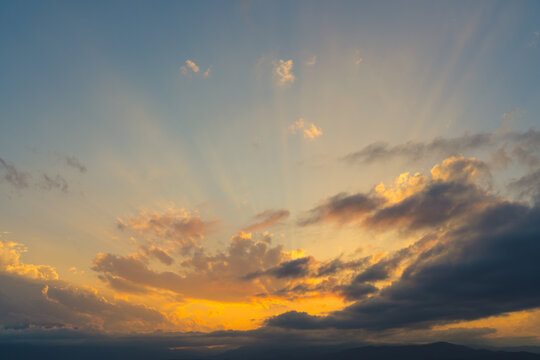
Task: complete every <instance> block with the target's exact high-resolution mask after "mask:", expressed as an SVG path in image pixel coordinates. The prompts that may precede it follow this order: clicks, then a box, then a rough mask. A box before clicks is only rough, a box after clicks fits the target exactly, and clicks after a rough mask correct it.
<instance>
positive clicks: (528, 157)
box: [342, 109, 540, 167]
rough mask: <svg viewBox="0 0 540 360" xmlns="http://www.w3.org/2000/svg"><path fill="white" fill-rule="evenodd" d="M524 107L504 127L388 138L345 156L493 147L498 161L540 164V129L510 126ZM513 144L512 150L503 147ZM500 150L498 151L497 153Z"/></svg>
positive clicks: (411, 156) (423, 154)
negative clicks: (424, 139) (423, 137)
mask: <svg viewBox="0 0 540 360" xmlns="http://www.w3.org/2000/svg"><path fill="white" fill-rule="evenodd" d="M521 112H522V110H520V109H515V110H513V111H511V112H509V113H506V114H504V115H503V118H504V123H503V127H502V128H501V129H500V130H499V131H496V132H493V133H478V134H464V135H462V136H458V137H453V138H443V137H438V138H435V139H433V140H432V141H430V142H421V141H408V142H406V143H403V144H398V145H390V144H388V143H385V142H374V143H371V144H368V145H366V146H364V147H363V148H362V149H361V150H359V151H356V152H353V153H350V154H348V155H346V156H344V157H343V158H342V159H343V160H344V161H346V162H348V163H350V164H371V163H374V162H378V161H384V160H391V159H404V160H406V161H409V162H417V161H421V160H425V159H433V158H437V157H438V158H447V157H450V156H458V155H462V154H464V153H466V152H467V151H473V150H481V149H488V150H490V149H491V150H493V154H494V155H493V156H494V157H495V158H496V162H497V164H500V161H501V160H502V161H503V163H508V160H505V159H501V158H500V156H501V155H506V156H507V157H508V158H509V161H516V162H517V163H521V164H526V165H527V166H530V167H536V166H538V165H539V164H540V158H539V157H538V153H539V152H540V132H538V131H537V130H535V129H530V130H528V131H526V132H516V131H512V130H511V129H510V128H509V124H510V123H511V122H512V121H513V119H514V117H515V116H516V115H517V114H519V113H521ZM502 147H510V150H509V151H507V150H506V149H505V150H504V154H503V153H502V151H503V150H499V149H501V148H502ZM497 151H498V154H496V153H497Z"/></svg>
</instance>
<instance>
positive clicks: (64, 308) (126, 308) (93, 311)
mask: <svg viewBox="0 0 540 360" xmlns="http://www.w3.org/2000/svg"><path fill="white" fill-rule="evenodd" d="M25 251H26V248H25V247H24V246H23V245H21V244H18V243H13V242H6V241H0V283H1V284H2V288H1V289H0V307H1V308H2V311H1V312H0V324H1V325H2V327H3V328H4V329H34V330H36V329H38V330H39V329H46V330H50V329H80V330H83V329H84V330H87V331H106V332H109V331H115V332H120V331H122V332H123V331H125V329H126V328H130V329H132V330H134V331H137V330H139V331H144V330H146V329H148V328H152V327H155V328H157V329H159V328H160V327H163V328H166V327H170V323H169V322H168V320H167V319H166V318H165V317H164V316H163V315H162V314H161V313H160V312H158V311H157V310H155V309H152V308H149V307H146V306H142V305H133V304H130V303H128V302H126V301H122V300H118V301H111V300H108V299H106V298H105V297H103V296H101V295H100V294H99V293H97V291H95V290H93V289H89V288H77V287H74V286H72V285H70V284H68V283H66V282H65V281H62V280H59V279H58V274H57V273H56V271H55V269H54V268H53V267H50V266H48V265H32V264H26V263H23V262H22V261H21V260H20V257H21V254H22V253H24V252H25Z"/></svg>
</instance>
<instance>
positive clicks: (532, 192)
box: [508, 169, 540, 202]
mask: <svg viewBox="0 0 540 360" xmlns="http://www.w3.org/2000/svg"><path fill="white" fill-rule="evenodd" d="M508 188H509V189H510V190H511V191H513V192H515V193H517V194H518V196H519V197H520V198H525V197H532V198H533V199H534V200H535V201H536V202H540V201H539V200H540V169H538V170H536V171H533V172H531V173H529V174H527V175H524V176H522V177H520V178H519V179H515V180H512V181H511V182H510V184H509V185H508Z"/></svg>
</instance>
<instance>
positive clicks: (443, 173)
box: [299, 157, 491, 230]
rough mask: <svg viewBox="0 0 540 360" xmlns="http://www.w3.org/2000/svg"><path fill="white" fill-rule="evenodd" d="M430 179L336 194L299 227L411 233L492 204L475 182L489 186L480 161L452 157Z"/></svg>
mask: <svg viewBox="0 0 540 360" xmlns="http://www.w3.org/2000/svg"><path fill="white" fill-rule="evenodd" d="M430 175H431V176H429V177H427V176H423V175H420V174H414V175H410V174H409V173H404V174H402V175H400V176H399V177H398V178H397V179H396V180H395V182H394V184H393V185H392V186H390V187H386V186H385V185H384V184H380V185H378V186H376V187H375V188H374V189H373V190H372V191H371V192H370V193H366V194H364V193H358V194H352V195H349V194H345V193H341V194H337V195H335V196H333V197H331V198H329V199H327V200H325V201H324V202H322V203H321V204H319V205H318V206H316V207H315V208H313V209H312V210H310V211H309V212H308V213H307V214H306V215H305V216H304V217H303V218H302V219H301V220H300V221H299V224H300V225H302V226H306V225H310V224H315V223H320V222H327V223H328V222H329V223H334V224H336V225H339V226H342V225H345V224H359V225H361V226H364V227H368V228H377V229H396V228H404V229H408V230H415V229H419V228H425V227H430V226H437V225H440V224H443V223H444V222H447V221H449V220H451V219H455V218H458V217H461V216H463V215H464V214H470V213H471V212H473V211H474V210H475V209H477V210H480V209H482V208H483V207H485V206H486V203H489V202H490V201H491V197H490V196H488V195H487V194H486V192H485V190H484V189H483V188H482V187H480V186H479V185H477V184H476V182H480V181H482V183H483V184H489V183H488V182H487V181H488V180H485V179H490V172H489V169H488V168H487V165H486V164H485V163H484V162H482V161H480V160H477V159H474V158H469V159H466V158H463V157H451V158H448V159H445V160H444V161H443V162H442V163H441V164H437V165H435V166H434V167H433V168H432V169H431V174H430Z"/></svg>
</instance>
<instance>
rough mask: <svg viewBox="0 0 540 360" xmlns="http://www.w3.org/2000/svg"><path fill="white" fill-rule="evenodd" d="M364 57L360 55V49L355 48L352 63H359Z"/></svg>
mask: <svg viewBox="0 0 540 360" xmlns="http://www.w3.org/2000/svg"><path fill="white" fill-rule="evenodd" d="M363 61H364V59H363V58H362V57H361V56H360V50H356V53H355V60H354V63H355V64H356V65H360V64H361V63H362V62H363Z"/></svg>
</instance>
